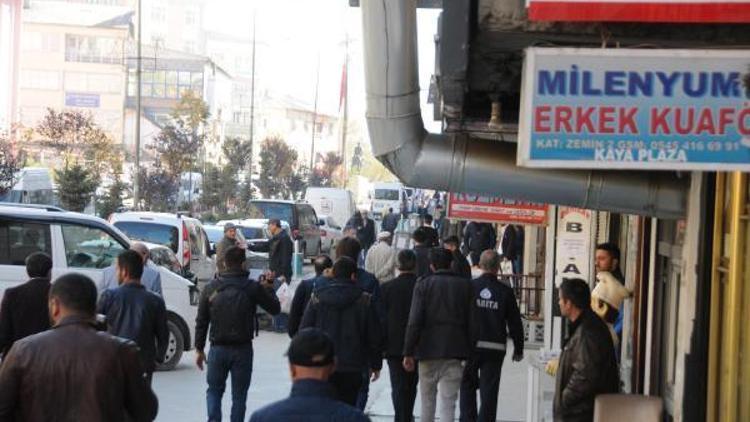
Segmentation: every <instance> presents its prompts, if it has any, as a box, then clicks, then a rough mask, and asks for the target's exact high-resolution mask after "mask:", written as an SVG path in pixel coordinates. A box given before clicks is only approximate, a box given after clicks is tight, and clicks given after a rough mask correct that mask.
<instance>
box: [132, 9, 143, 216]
mask: <svg viewBox="0 0 750 422" xmlns="http://www.w3.org/2000/svg"><path fill="white" fill-rule="evenodd" d="M142 7H143V5H142V0H138V31H137V32H136V44H137V47H136V49H137V57H136V62H137V67H136V71H135V84H136V87H135V168H134V171H133V173H134V175H133V176H134V177H133V207H134V208H135V209H136V210H137V209H138V208H139V206H138V204H139V202H140V200H141V186H140V181H139V180H138V179H139V176H140V174H141V73H142V70H143V69H142V67H141V66H142V62H141V59H142V58H141V27H142V26H143V25H142V23H143V19H142V16H143V13H142V12H143V9H142Z"/></svg>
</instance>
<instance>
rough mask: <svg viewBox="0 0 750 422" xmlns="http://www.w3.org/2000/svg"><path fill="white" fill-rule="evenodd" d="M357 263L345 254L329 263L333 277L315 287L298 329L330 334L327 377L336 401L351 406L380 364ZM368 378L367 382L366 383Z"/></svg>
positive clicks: (371, 306) (377, 331)
mask: <svg viewBox="0 0 750 422" xmlns="http://www.w3.org/2000/svg"><path fill="white" fill-rule="evenodd" d="M356 274H357V263H356V262H355V261H354V260H353V259H351V258H349V257H346V256H342V257H341V258H339V259H338V260H337V261H336V263H335V264H334V265H333V277H334V280H333V281H332V282H330V283H328V284H327V285H326V286H324V287H319V288H318V289H317V290H315V291H314V292H313V294H312V297H311V298H310V303H309V304H308V305H307V309H306V310H305V314H304V316H303V317H302V324H301V325H300V329H304V328H308V327H315V328H318V329H320V330H322V331H323V332H325V333H326V334H328V335H329V336H330V337H331V340H333V343H334V345H335V349H336V354H337V356H336V358H337V361H336V370H335V372H334V373H333V374H332V375H331V377H330V378H329V380H328V382H330V383H331V384H332V385H333V387H334V389H335V390H336V395H337V397H338V398H339V400H341V401H343V402H344V403H347V404H349V405H351V406H354V405H355V404H356V403H357V398H358V395H359V392H360V389H361V388H362V384H363V383H364V382H365V380H364V378H363V376H362V374H363V373H364V372H368V375H370V377H371V379H372V381H373V382H374V381H376V380H377V379H378V378H379V377H380V369H381V368H382V367H383V357H382V355H381V353H382V337H381V336H382V334H381V333H382V329H381V326H380V318H379V317H378V313H377V310H376V309H375V303H374V302H373V301H372V296H370V294H369V293H366V292H364V291H363V290H362V289H361V288H359V287H357V284H356V283H357V280H356ZM370 377H368V380H367V382H368V383H369V382H370V379H369V378H370Z"/></svg>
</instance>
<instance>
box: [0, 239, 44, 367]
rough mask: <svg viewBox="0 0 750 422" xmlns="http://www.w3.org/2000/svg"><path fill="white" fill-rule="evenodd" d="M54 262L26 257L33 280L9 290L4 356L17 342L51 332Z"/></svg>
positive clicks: (1, 342)
mask: <svg viewBox="0 0 750 422" xmlns="http://www.w3.org/2000/svg"><path fill="white" fill-rule="evenodd" d="M51 270H52V259H51V258H50V257H49V255H47V254H45V253H42V252H36V253H33V254H31V255H29V256H28V257H26V274H28V275H29V277H30V280H29V281H27V282H26V283H23V284H21V285H20V286H16V287H12V288H10V289H8V290H6V291H5V294H4V295H3V301H2V304H0V357H2V356H4V355H5V354H6V353H8V350H10V347H11V346H12V345H13V343H15V342H16V341H18V340H20V339H22V338H24V337H28V336H30V335H32V334H36V333H40V332H42V331H46V330H48V329H49V327H50V324H49V311H48V310H47V300H48V297H47V296H48V295H49V288H50V283H49V279H50V271H51Z"/></svg>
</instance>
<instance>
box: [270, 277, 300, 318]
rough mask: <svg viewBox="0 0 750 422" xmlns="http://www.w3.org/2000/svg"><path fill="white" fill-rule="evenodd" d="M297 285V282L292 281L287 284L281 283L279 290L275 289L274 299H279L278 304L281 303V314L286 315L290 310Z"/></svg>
mask: <svg viewBox="0 0 750 422" xmlns="http://www.w3.org/2000/svg"><path fill="white" fill-rule="evenodd" d="M299 283H300V282H299V280H292V281H291V282H289V283H281V285H280V286H279V288H278V289H276V297H278V298H279V303H281V313H283V314H288V313H289V311H290V310H291V309H292V301H293V300H294V293H295V292H296V291H297V286H299Z"/></svg>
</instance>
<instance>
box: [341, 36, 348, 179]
mask: <svg viewBox="0 0 750 422" xmlns="http://www.w3.org/2000/svg"><path fill="white" fill-rule="evenodd" d="M344 54H345V57H344V77H343V79H344V80H343V84H344V86H343V89H344V121H343V122H342V124H341V162H342V165H343V166H344V186H346V185H347V183H348V182H349V167H348V166H347V165H346V136H347V132H348V131H349V32H348V31H347V32H346V46H345V53H344Z"/></svg>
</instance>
